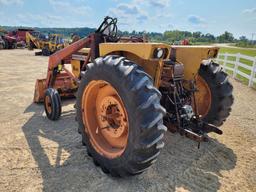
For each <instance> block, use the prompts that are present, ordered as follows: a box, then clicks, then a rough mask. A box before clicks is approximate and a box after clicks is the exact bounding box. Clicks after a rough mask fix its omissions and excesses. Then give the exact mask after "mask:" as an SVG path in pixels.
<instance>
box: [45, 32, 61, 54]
mask: <svg viewBox="0 0 256 192" xmlns="http://www.w3.org/2000/svg"><path fill="white" fill-rule="evenodd" d="M65 46H66V44H65V41H64V38H63V35H62V34H51V35H50V36H49V41H48V42H47V44H45V45H44V47H42V55H45V56H49V55H51V54H53V53H55V52H56V51H58V50H61V49H63V48H64V47H65Z"/></svg>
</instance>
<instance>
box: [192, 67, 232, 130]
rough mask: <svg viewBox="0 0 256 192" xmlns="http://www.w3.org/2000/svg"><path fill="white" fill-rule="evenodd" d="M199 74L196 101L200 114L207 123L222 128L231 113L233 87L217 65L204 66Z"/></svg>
mask: <svg viewBox="0 0 256 192" xmlns="http://www.w3.org/2000/svg"><path fill="white" fill-rule="evenodd" d="M198 74H199V75H198V77H197V79H196V82H197V89H198V92H197V93H196V100H197V105H198V111H199V114H200V115H202V117H203V120H204V121H205V122H208V123H210V124H213V125H216V126H221V125H222V124H223V123H224V121H225V120H226V119H227V117H228V116H229V115H230V112H231V106H232V104H233V102H234V98H233V95H232V92H233V86H232V85H231V84H230V82H229V81H228V75H227V74H226V73H225V72H224V71H222V68H221V67H220V66H219V64H217V63H214V62H208V63H204V64H202V65H201V67H200V69H199V73H198Z"/></svg>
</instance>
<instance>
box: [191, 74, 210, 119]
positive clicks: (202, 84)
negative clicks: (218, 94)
mask: <svg viewBox="0 0 256 192" xmlns="http://www.w3.org/2000/svg"><path fill="white" fill-rule="evenodd" d="M196 86H197V89H198V91H197V92H196V94H195V97H196V104H197V109H198V113H199V115H201V116H202V117H205V116H206V115H207V114H208V112H209V110H210V108H211V104H212V94H211V90H210V88H209V86H208V84H207V82H206V81H205V80H204V79H203V78H202V77H201V76H200V75H198V76H197V77H196Z"/></svg>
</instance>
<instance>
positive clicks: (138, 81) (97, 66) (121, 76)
mask: <svg viewBox="0 0 256 192" xmlns="http://www.w3.org/2000/svg"><path fill="white" fill-rule="evenodd" d="M160 99H161V93H160V92H159V91H158V90H157V89H156V88H155V87H154V86H153V84H152V80H151V78H150V77H149V76H148V75H147V74H146V73H145V72H144V71H143V70H142V69H141V68H140V67H139V66H137V65H136V64H134V63H133V62H131V61H129V60H127V59H125V58H124V57H120V56H112V55H110V56H106V57H100V58H97V59H96V60H95V61H94V63H90V64H88V65H87V70H86V71H85V72H84V73H82V79H81V82H80V85H79V89H78V94H77V103H76V106H77V120H78V124H79V129H80V131H81V134H82V142H83V144H85V145H86V147H87V153H88V155H90V156H91V157H92V158H93V161H94V163H95V164H96V165H99V166H100V167H101V168H102V170H103V172H105V173H110V175H112V176H115V177H125V176H130V175H136V174H139V173H142V172H143V171H145V170H146V169H147V168H149V167H150V166H151V165H152V164H153V163H154V162H155V161H156V159H157V157H158V155H159V153H160V150H161V148H163V146H164V143H163V136H164V132H165V131H166V130H167V129H166V127H165V126H164V125H163V117H164V115H165V109H164V108H163V107H162V106H161V105H160Z"/></svg>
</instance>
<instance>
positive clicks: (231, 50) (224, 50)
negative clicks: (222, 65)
mask: <svg viewBox="0 0 256 192" xmlns="http://www.w3.org/2000/svg"><path fill="white" fill-rule="evenodd" d="M220 53H230V54H237V53H241V54H243V55H248V56H251V57H256V50H252V49H240V48H229V47H221V48H220Z"/></svg>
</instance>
